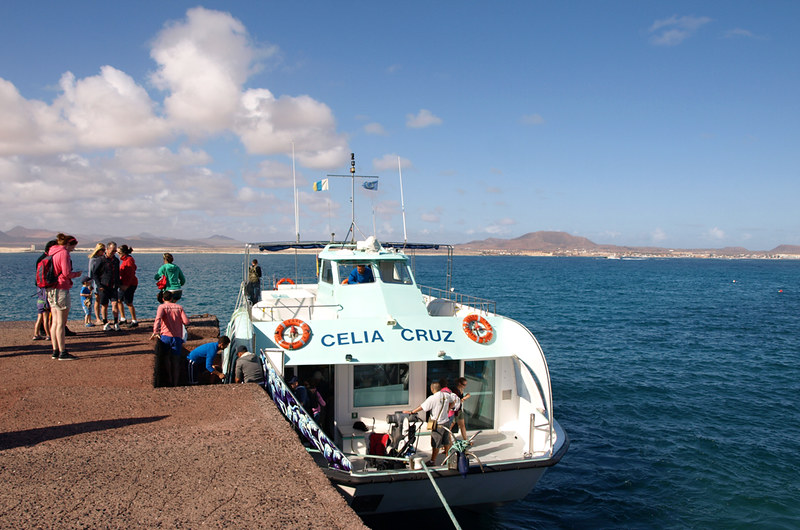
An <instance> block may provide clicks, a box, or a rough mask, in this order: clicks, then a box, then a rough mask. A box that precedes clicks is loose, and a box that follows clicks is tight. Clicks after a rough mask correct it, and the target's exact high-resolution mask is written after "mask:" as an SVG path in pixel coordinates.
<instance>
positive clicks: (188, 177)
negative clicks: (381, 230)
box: [0, 8, 350, 235]
mask: <svg viewBox="0 0 800 530" xmlns="http://www.w3.org/2000/svg"><path fill="white" fill-rule="evenodd" d="M276 54H277V50H276V48H274V47H271V48H270V47H265V46H261V45H259V44H258V43H255V42H253V40H252V39H251V37H250V36H249V34H248V32H247V30H246V28H245V26H244V24H242V23H241V22H240V21H239V20H237V19H235V18H234V17H232V16H231V15H230V14H228V13H223V12H219V11H212V10H208V9H204V8H194V9H190V10H188V11H187V13H186V17H185V18H184V19H182V20H178V21H176V22H171V23H168V24H167V25H166V26H165V27H164V29H163V30H162V31H161V32H160V33H159V34H158V35H157V36H156V37H155V38H154V39H153V42H152V49H151V57H152V58H153V59H154V60H155V62H156V67H155V70H154V72H153V73H152V74H151V76H150V80H151V81H152V82H153V84H154V86H155V87H156V88H157V89H159V90H161V91H163V92H158V91H155V96H157V98H158V99H154V97H153V96H152V95H151V94H149V93H148V91H147V90H146V89H145V88H144V87H143V86H142V85H141V84H140V83H138V82H137V81H136V80H135V79H134V78H132V77H131V76H130V75H129V74H127V73H125V72H123V71H121V70H119V69H117V68H115V67H113V66H109V65H105V66H101V67H100V69H99V73H98V74H97V75H93V76H88V77H85V78H77V77H76V76H75V75H73V74H72V73H70V72H66V73H64V74H63V75H62V76H61V79H60V81H59V84H58V92H57V94H56V95H55V97H54V99H53V101H52V102H45V101H37V100H28V99H26V98H25V97H24V96H23V95H22V94H20V92H19V90H18V89H17V87H16V86H15V85H14V84H13V83H12V82H11V81H9V80H6V79H2V78H0V116H2V119H0V183H2V186H3V194H0V212H2V214H0V222H2V224H3V225H11V226H13V224H24V223H25V222H26V221H27V220H28V219H29V218H30V211H31V210H30V208H31V205H33V204H35V205H37V210H38V211H40V212H41V213H37V219H36V224H37V225H41V226H52V227H58V226H62V227H70V228H69V229H70V230H72V231H79V230H88V231H93V230H95V229H96V227H97V222H98V215H99V214H98V213H97V212H102V218H103V219H104V220H115V219H118V220H120V221H122V222H120V223H116V225H117V226H120V227H124V231H125V233H126V234H127V233H135V232H136V231H157V230H161V229H163V230H165V231H169V230H178V231H182V232H183V233H184V234H186V235H197V234H196V230H197V229H196V228H192V227H193V226H201V227H203V228H204V229H205V228H210V227H212V226H213V227H215V229H219V227H222V226H228V227H231V226H235V227H236V229H237V231H238V229H239V225H238V224H236V223H233V222H231V221H229V220H228V219H227V218H228V216H240V217H242V216H264V215H272V213H273V210H274V209H273V210H270V211H269V212H265V210H264V208H263V207H261V205H262V203H263V202H265V201H271V202H275V200H276V198H275V196H274V195H270V194H268V193H267V192H265V191H264V189H265V188H287V187H291V170H290V167H289V166H287V165H286V164H285V163H281V162H277V161H274V160H259V162H258V163H259V165H258V169H256V170H254V171H249V172H244V173H243V174H242V179H243V180H244V184H245V185H244V187H242V184H241V183H239V181H238V178H237V175H230V174H222V173H218V172H215V171H212V170H210V169H208V167H207V166H208V165H210V164H211V163H212V162H215V160H213V159H212V157H211V155H210V154H209V152H214V153H216V152H217V150H216V147H217V144H215V145H214V146H213V147H211V146H206V145H205V144H206V142H211V141H216V140H218V139H219V138H222V139H223V140H228V141H229V140H230V138H231V133H233V134H234V135H236V136H238V138H239V139H240V140H241V142H242V144H243V145H244V146H245V148H246V149H247V152H248V153H249V154H253V155H289V154H290V153H291V152H292V142H294V145H295V149H296V159H297V165H298V168H299V167H306V168H313V169H323V168H324V169H328V168H333V167H340V166H343V165H344V164H345V163H346V161H347V155H348V153H349V152H350V150H349V148H348V146H347V138H346V136H345V135H343V134H341V133H338V132H337V130H336V120H335V118H334V115H333V112H332V111H331V109H330V108H329V107H328V106H327V105H326V104H325V103H323V102H321V101H318V100H315V99H313V98H312V97H310V96H308V95H297V96H293V95H281V96H275V95H273V93H272V92H271V91H270V90H268V89H267V88H259V87H248V88H247V89H245V83H246V82H247V80H248V78H249V76H250V75H251V74H252V73H253V72H254V71H257V70H258V69H259V68H260V67H261V65H260V63H259V62H260V61H262V60H264V59H266V58H269V57H273V56H275V55H276ZM220 156H224V153H223V154H221V155H220ZM298 179H299V183H302V182H304V179H303V178H302V172H301V171H299V170H298ZM240 187H241V189H239V188H240ZM112 198H113V200H112ZM322 200H323V198H322V197H319V196H316V197H314V196H310V198H309V202H308V204H309V207H313V208H316V207H321V206H320V204H322V203H321V202H320V201H322ZM110 201H111V202H110ZM223 203H224V204H233V203H236V204H237V208H235V209H234V208H222V209H221V208H220V207H219V205H220V204H223ZM337 207H338V206H337ZM325 209H326V211H327V203H325ZM290 210H291V206H290ZM179 216H180V217H181V219H180V222H178V220H177V217H179ZM270 219H272V220H274V218H272V217H271V218H270ZM184 221H186V222H184ZM242 231H246V227H245V228H243V229H242ZM170 235H178V234H170Z"/></svg>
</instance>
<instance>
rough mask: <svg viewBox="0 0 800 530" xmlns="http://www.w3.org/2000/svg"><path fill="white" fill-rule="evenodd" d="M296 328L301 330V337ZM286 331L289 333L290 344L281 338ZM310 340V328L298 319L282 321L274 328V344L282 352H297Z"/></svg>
mask: <svg viewBox="0 0 800 530" xmlns="http://www.w3.org/2000/svg"><path fill="white" fill-rule="evenodd" d="M297 328H300V329H301V330H302V332H303V333H302V335H301V334H300V332H299V331H298V330H297ZM287 330H288V331H289V339H290V340H291V342H289V341H287V340H285V339H284V338H283V334H284V333H285V332H286V331H287ZM310 338H311V327H310V326H309V325H308V324H306V323H305V322H303V321H302V320H300V319H299V318H290V319H288V320H284V321H283V322H281V323H280V324H278V327H277V328H275V343H276V344H277V345H278V346H280V347H281V348H283V349H284V350H299V349H300V348H302V347H303V346H305V345H306V344H307V343H308V339H310Z"/></svg>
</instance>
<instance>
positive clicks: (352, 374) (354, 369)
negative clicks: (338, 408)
mask: <svg viewBox="0 0 800 530" xmlns="http://www.w3.org/2000/svg"><path fill="white" fill-rule="evenodd" d="M411 364H412V363H410V362H400V363H372V364H356V365H353V366H352V367H351V372H350V377H351V380H350V393H351V395H350V399H349V401H350V405H351V406H352V407H353V409H364V408H373V407H399V406H404V405H406V406H407V405H409V404H410V400H411V392H410V389H411ZM377 366H397V367H398V369H397V371H398V377H399V378H400V379H401V380H402V376H401V375H400V374H401V367H402V366H405V367H406V369H405V375H406V380H405V384H404V386H405V388H404V389H402V390H401V391H400V392H401V393H405V401H400V402H399V403H388V402H387V403H374V404H360V403H357V402H356V398H357V390H365V389H367V388H381V387H382V386H385V387H388V386H396V385H397V384H399V383H395V384H391V385H378V386H372V387H364V388H356V383H357V377H359V376H358V374H357V369H362V368H367V367H372V368H373V370H374V367H377ZM385 372H386V370H385V369H384V373H385Z"/></svg>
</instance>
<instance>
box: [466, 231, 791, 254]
mask: <svg viewBox="0 0 800 530" xmlns="http://www.w3.org/2000/svg"><path fill="white" fill-rule="evenodd" d="M454 247H455V250H456V251H461V252H468V253H481V254H498V253H501V254H502V253H511V254H526V253H533V254H552V255H595V256H684V257H691V256H694V257H752V258H759V257H773V256H800V246H797V245H780V246H778V247H775V248H774V249H772V250H769V251H761V250H748V249H746V248H744V247H725V248H720V249H666V248H661V247H629V246H618V245H599V244H597V243H595V242H593V241H591V240H589V239H587V238H585V237H579V236H573V235H570V234H568V233H566V232H548V231H540V232H529V233H527V234H525V235H522V236H520V237H516V238H513V239H500V238H495V237H492V238H488V239H483V240H476V241H470V242H469V243H464V244H460V245H454Z"/></svg>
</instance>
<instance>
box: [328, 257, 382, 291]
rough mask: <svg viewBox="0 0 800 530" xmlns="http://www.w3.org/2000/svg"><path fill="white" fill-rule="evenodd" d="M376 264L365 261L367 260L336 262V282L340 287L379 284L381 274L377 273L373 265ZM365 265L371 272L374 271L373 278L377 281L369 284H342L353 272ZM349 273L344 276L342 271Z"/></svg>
mask: <svg viewBox="0 0 800 530" xmlns="http://www.w3.org/2000/svg"><path fill="white" fill-rule="evenodd" d="M374 264H375V262H374V261H373V260H365V259H353V260H342V261H337V262H336V276H337V278H336V281H337V282H338V283H339V284H340V285H369V284H370V283H377V282H378V280H379V278H380V273H378V274H376V273H375V267H373V265H374ZM358 265H364V266H365V267H369V270H370V271H372V278H373V279H374V280H375V281H373V282H367V283H346V284H343V283H342V282H343V281H345V280H346V279H347V278H349V277H350V273H351V272H352V270H353V269H354V268H355V267H356V266H358ZM343 270H344V271H347V274H345V275H342V271H343Z"/></svg>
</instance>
